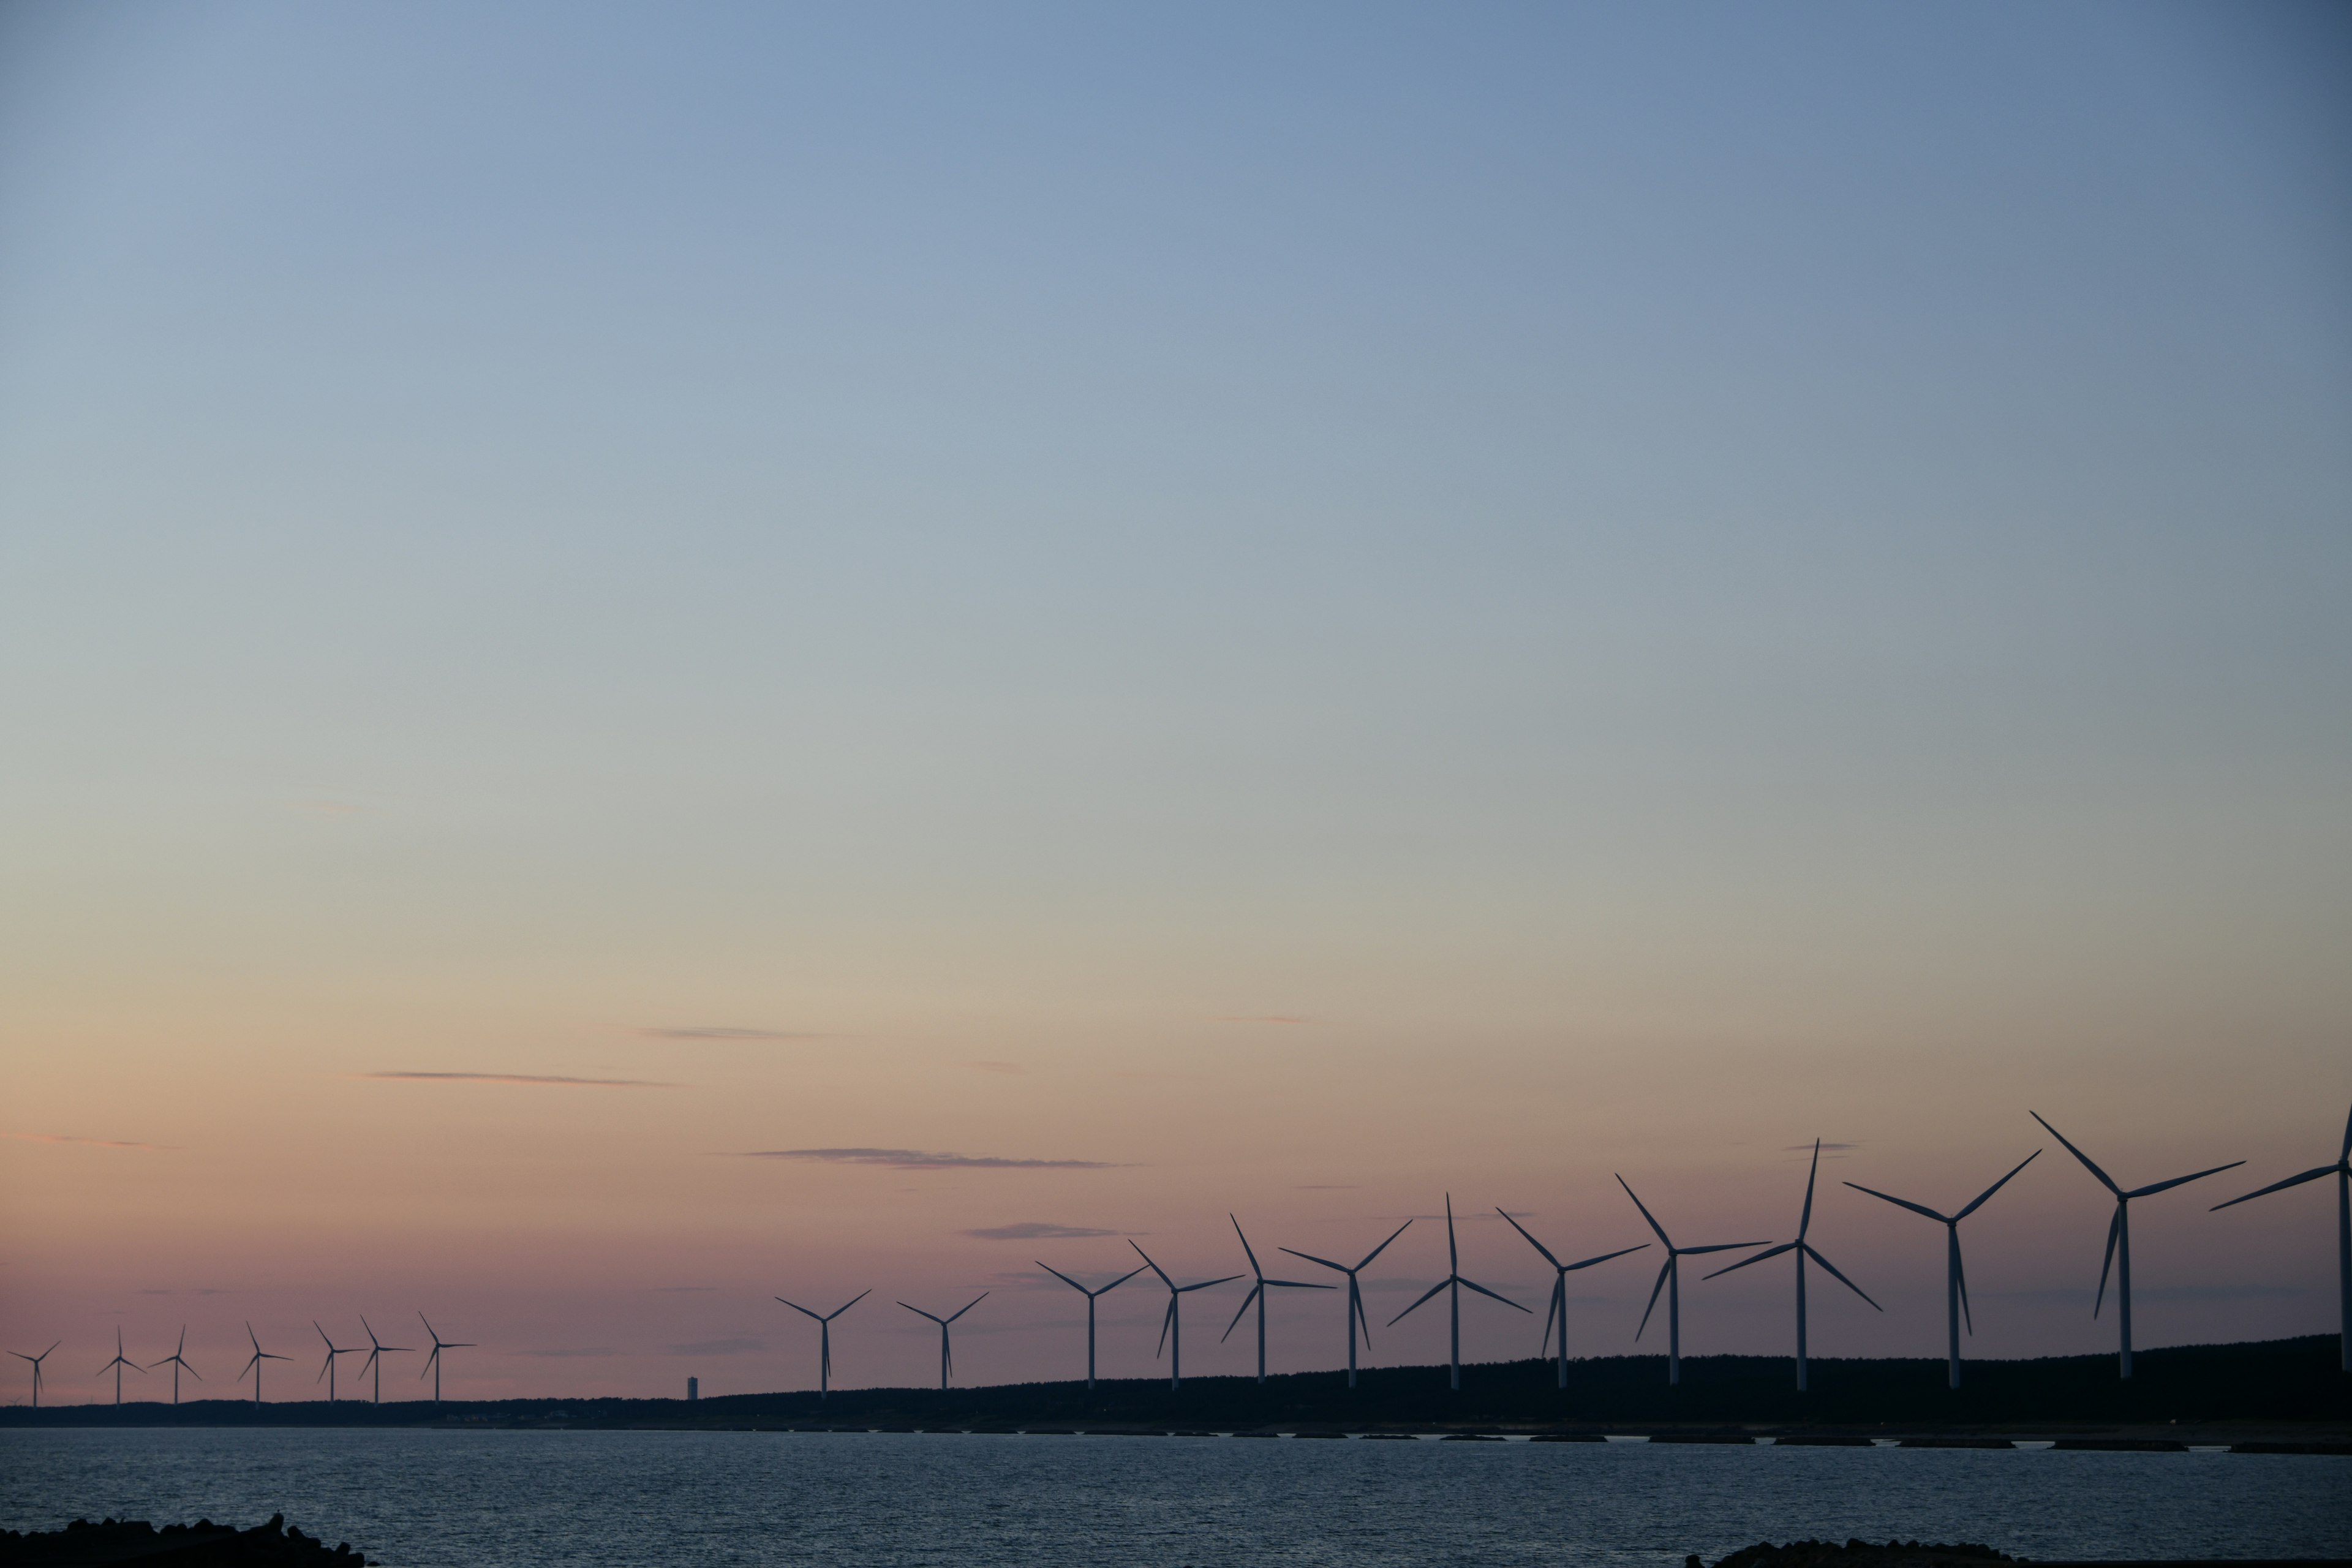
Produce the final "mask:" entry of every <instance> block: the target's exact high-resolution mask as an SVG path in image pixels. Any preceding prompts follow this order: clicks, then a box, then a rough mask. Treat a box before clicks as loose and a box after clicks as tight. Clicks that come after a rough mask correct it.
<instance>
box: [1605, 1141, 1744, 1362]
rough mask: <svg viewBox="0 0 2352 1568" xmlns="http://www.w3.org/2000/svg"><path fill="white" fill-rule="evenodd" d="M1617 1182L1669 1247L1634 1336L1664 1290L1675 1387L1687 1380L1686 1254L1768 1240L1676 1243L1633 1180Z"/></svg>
mask: <svg viewBox="0 0 2352 1568" xmlns="http://www.w3.org/2000/svg"><path fill="white" fill-rule="evenodd" d="M1612 1174H1614V1173H1613V1172H1612ZM1617 1184H1618V1185H1619V1186H1621V1187H1623V1188H1624V1189H1625V1195H1626V1196H1627V1197H1629V1198H1633V1206H1634V1207H1635V1208H1637V1209H1641V1211H1642V1217H1643V1219H1645V1220H1648V1221H1649V1222H1650V1228H1651V1230H1653V1231H1654V1232H1655V1233H1656V1234H1657V1237H1658V1245H1660V1246H1661V1247H1664V1248H1665V1249H1666V1260H1665V1262H1664V1263H1663V1264H1661V1265H1660V1266H1659V1268H1658V1282H1657V1283H1656V1284H1655V1285H1653V1286H1651V1287H1650V1304H1649V1305H1648V1306H1646V1307H1644V1308H1643V1309H1642V1326H1641V1328H1637V1329H1635V1330H1634V1331H1633V1338H1634V1339H1636V1340H1639V1339H1640V1338H1641V1337H1642V1330H1643V1329H1646V1328H1648V1327H1649V1326H1650V1314H1651V1313H1652V1312H1654V1311H1656V1310H1658V1292H1659V1291H1660V1290H1662V1289H1663V1290H1664V1291H1665V1293H1666V1386H1667V1387H1669V1388H1672V1387H1674V1386H1675V1385H1676V1384H1680V1383H1681V1382H1682V1380H1683V1267H1682V1265H1683V1258H1685V1256H1686V1255H1687V1256H1691V1257H1696V1256H1697V1255H1698V1254H1699V1253H1702V1252H1736V1251H1738V1249H1739V1248H1741V1247H1761V1246H1763V1245H1764V1244H1763V1243H1762V1242H1760V1241H1718V1242H1717V1243H1715V1244H1714V1245H1713V1246H1710V1247H1676V1246H1675V1238H1674V1237H1671V1236H1668V1235H1667V1234H1666V1227H1665V1226H1662V1225H1660V1224H1659V1223H1658V1221H1657V1216H1655V1215H1653V1214H1651V1213H1650V1211H1649V1209H1648V1208H1646V1207H1644V1206H1643V1203H1642V1200H1641V1199H1640V1198H1639V1197H1638V1196H1635V1194H1634V1192H1633V1184H1631V1183H1629V1182H1627V1181H1626V1180H1625V1178H1624V1177H1622V1176H1618V1177H1617Z"/></svg>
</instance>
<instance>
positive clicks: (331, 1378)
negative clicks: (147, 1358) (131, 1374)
mask: <svg viewBox="0 0 2352 1568" xmlns="http://www.w3.org/2000/svg"><path fill="white" fill-rule="evenodd" d="M310 1326H311V1327H312V1328H314V1329H319V1320H318V1319H316V1318H313V1319H311V1320H310ZM319 1338H320V1339H321V1340H325V1341H326V1345H327V1359H326V1361H325V1363H323V1364H321V1365H320V1368H319V1377H323V1378H325V1379H326V1380H327V1403H328V1404H330V1405H332V1404H333V1403H334V1402H335V1358H336V1357H337V1356H339V1355H357V1354H359V1353H360V1347H359V1346H357V1345H351V1346H348V1347H346V1346H343V1345H339V1344H337V1343H336V1342H334V1341H332V1340H330V1339H327V1331H326V1330H324V1329H319ZM155 1364H156V1365H157V1366H161V1365H163V1363H162V1362H160V1361H159V1362H157V1363H155ZM179 1375H180V1374H179V1373H176V1372H175V1373H173V1374H172V1376H173V1380H174V1381H175V1382H176V1381H177V1379H178V1378H179ZM319 1377H314V1378H312V1379H311V1380H310V1381H311V1382H312V1383H316V1382H318V1381H319ZM172 1393H173V1400H172V1403H173V1404H174V1405H177V1404H178V1403H179V1402H180V1401H179V1398H178V1394H179V1390H178V1389H177V1388H176V1387H175V1388H173V1391H172Z"/></svg>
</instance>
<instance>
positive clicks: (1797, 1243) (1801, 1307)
mask: <svg viewBox="0 0 2352 1568" xmlns="http://www.w3.org/2000/svg"><path fill="white" fill-rule="evenodd" d="M1821 1173H1822V1141H1821V1140H1820V1139H1818V1138H1816V1139H1814V1140H1813V1163H1812V1167H1811V1169H1810V1170H1808V1171H1807V1172H1806V1173H1805V1207H1804V1211H1803V1212H1802V1213H1801V1214H1800V1215H1798V1216H1797V1239H1796V1240H1794V1241H1784V1242H1782V1243H1780V1246H1778V1247H1766V1248H1765V1249H1764V1250H1763V1251H1761V1252H1759V1253H1758V1254H1757V1255H1756V1256H1755V1257H1753V1258H1741V1259H1740V1260H1739V1261H1738V1262H1737V1263H1735V1264H1733V1265H1732V1266H1731V1267H1730V1268H1718V1269H1717V1270H1716V1271H1715V1273H1713V1274H1710V1275H1708V1276H1706V1278H1707V1279H1716V1278H1717V1277H1718V1276H1720V1275H1725V1274H1730V1273H1733V1272H1736V1271H1737V1270H1738V1269H1742V1268H1747V1267H1748V1265H1749V1264H1751V1263H1761V1262H1763V1261H1764V1260H1765V1259H1766V1258H1778V1257H1780V1254H1782V1253H1784V1252H1793V1253H1795V1254H1796V1255H1797V1392H1798V1393H1800V1394H1802V1393H1804V1392H1805V1315H1806V1314H1805V1259H1806V1258H1811V1259H1812V1260H1813V1261H1814V1262H1816V1263H1818V1264H1820V1265H1821V1266H1822V1268H1826V1269H1827V1270H1829V1275H1830V1278H1831V1279H1834V1280H1836V1281H1837V1282H1838V1283H1839V1284H1841V1285H1843V1286H1844V1287H1845V1288H1846V1289H1849V1290H1851V1291H1853V1293H1854V1294H1855V1295H1857V1296H1859V1297H1861V1298H1862V1299H1863V1300H1865V1301H1870V1293H1869V1292H1868V1291H1867V1290H1864V1289H1863V1288H1862V1287H1861V1286H1859V1285H1857V1284H1855V1283H1854V1282H1853V1280H1851V1279H1847V1278H1846V1277H1845V1276H1844V1275H1843V1274H1841V1273H1839V1272H1838V1269H1837V1265H1836V1264H1834V1263H1832V1262H1831V1261H1830V1260H1829V1259H1828V1258H1823V1257H1822V1255H1821V1253H1820V1252H1819V1251H1817V1250H1816V1249H1815V1248H1814V1247H1813V1244H1812V1243H1811V1242H1810V1241H1807V1240H1806V1239H1805V1235H1806V1233H1807V1232H1809V1231H1811V1229H1812V1228H1813V1182H1814V1180H1815V1178H1817V1177H1818V1176H1820V1175H1821ZM1870 1310H1872V1311H1874V1312H1884V1311H1885V1310H1886V1309H1885V1308H1884V1307H1882V1306H1880V1305H1879V1304H1878V1303H1877V1302H1875V1301H1870Z"/></svg>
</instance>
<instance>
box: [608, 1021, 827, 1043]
mask: <svg viewBox="0 0 2352 1568" xmlns="http://www.w3.org/2000/svg"><path fill="white" fill-rule="evenodd" d="M637 1032H638V1033H639V1034H641V1035H643V1036H645V1037H646V1038H647V1039H649V1040H830V1039H835V1038H837V1037H836V1036H833V1035H820V1034H815V1033H812V1032H810V1031H808V1030H804V1029H745V1028H739V1027H736V1026H733V1025H728V1024H677V1025H673V1026H670V1027H668V1028H663V1029H640V1030H638V1031H637Z"/></svg>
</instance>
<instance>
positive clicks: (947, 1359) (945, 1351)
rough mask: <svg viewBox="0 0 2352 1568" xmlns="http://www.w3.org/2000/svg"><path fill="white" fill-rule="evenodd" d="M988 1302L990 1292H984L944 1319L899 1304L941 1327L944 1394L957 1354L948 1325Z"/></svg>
mask: <svg viewBox="0 0 2352 1568" xmlns="http://www.w3.org/2000/svg"><path fill="white" fill-rule="evenodd" d="M985 1300H988V1292H987V1291H985V1290H982V1292H981V1293H980V1294H979V1295H977V1296H974V1297H973V1298H972V1299H971V1300H969V1301H966V1302H965V1303H964V1304H963V1305H962V1306H961V1307H958V1308H957V1309H956V1310H954V1311H952V1312H950V1313H949V1314H948V1315H947V1316H946V1317H944V1318H942V1317H940V1315H939V1314H938V1313H937V1312H926V1311H924V1310H922V1309H921V1308H920V1307H907V1303H906V1302H904V1301H901V1302H899V1303H898V1305H900V1306H901V1307H907V1310H908V1311H909V1312H912V1313H914V1314H915V1316H917V1317H919V1318H929V1319H930V1321H933V1322H935V1323H937V1324H938V1325H939V1326H940V1391H941V1392H943V1393H944V1392H945V1391H946V1389H947V1386H948V1374H949V1373H951V1372H953V1371H955V1354H954V1352H952V1351H950V1350H949V1348H948V1325H949V1324H950V1323H952V1322H954V1321H956V1320H957V1319H958V1318H961V1317H962V1316H963V1315H964V1314H965V1313H966V1312H969V1311H971V1310H972V1309H973V1308H974V1307H977V1306H979V1305H980V1304H981V1303H982V1301H985Z"/></svg>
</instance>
